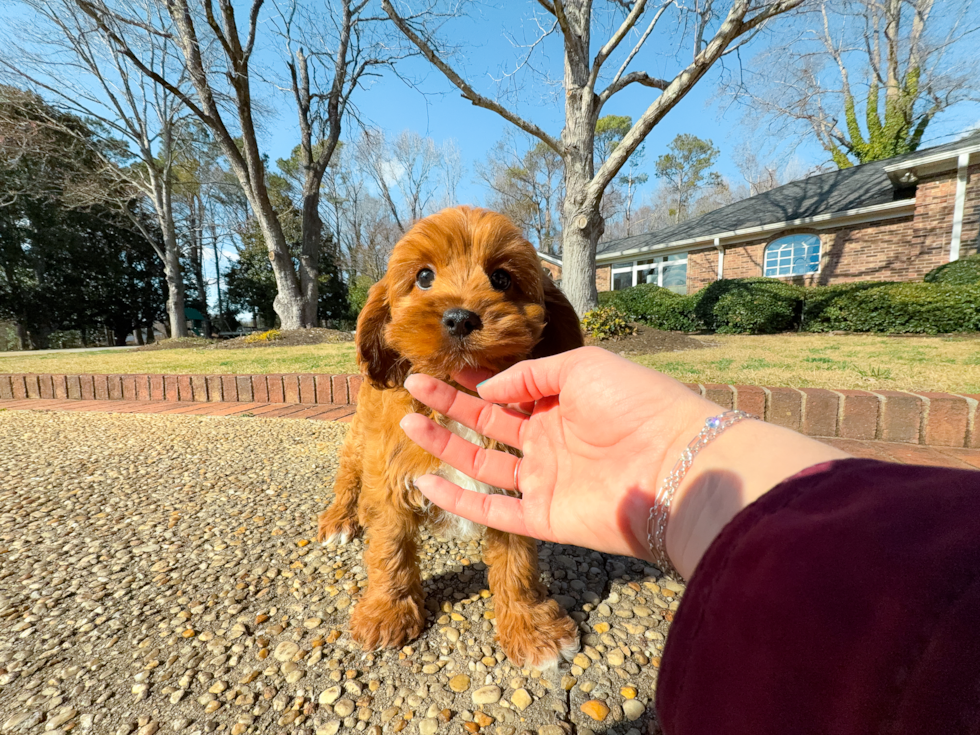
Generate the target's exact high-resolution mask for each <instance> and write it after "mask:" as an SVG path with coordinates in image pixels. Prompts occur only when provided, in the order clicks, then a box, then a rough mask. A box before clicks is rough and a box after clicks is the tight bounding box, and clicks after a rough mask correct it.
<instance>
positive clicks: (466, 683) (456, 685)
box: [449, 674, 470, 693]
mask: <svg viewBox="0 0 980 735" xmlns="http://www.w3.org/2000/svg"><path fill="white" fill-rule="evenodd" d="M449 688H450V689H452V690H453V691H454V692H457V693H459V692H465V691H466V690H467V689H469V688H470V677H468V676H467V675H466V674H457V675H456V676H454V677H453V678H452V679H450V680H449Z"/></svg>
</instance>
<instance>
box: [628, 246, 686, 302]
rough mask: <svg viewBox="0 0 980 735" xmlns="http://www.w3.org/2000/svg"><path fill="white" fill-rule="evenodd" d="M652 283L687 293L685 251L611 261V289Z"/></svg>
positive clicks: (680, 292)
mask: <svg viewBox="0 0 980 735" xmlns="http://www.w3.org/2000/svg"><path fill="white" fill-rule="evenodd" d="M641 283H652V284H654V285H656V286H662V287H663V288H667V289H670V290H671V291H674V292H675V293H679V294H686V293H687V253H675V254H674V255H658V256H657V257H655V258H644V259H642V260H634V261H627V262H623V263H613V266H612V290H613V291H619V290H621V289H624V288H630V287H631V286H638V285H639V284H641Z"/></svg>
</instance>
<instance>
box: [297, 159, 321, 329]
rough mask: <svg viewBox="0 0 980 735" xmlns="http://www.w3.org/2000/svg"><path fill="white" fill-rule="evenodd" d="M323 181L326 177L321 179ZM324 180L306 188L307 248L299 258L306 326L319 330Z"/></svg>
mask: <svg viewBox="0 0 980 735" xmlns="http://www.w3.org/2000/svg"><path fill="white" fill-rule="evenodd" d="M321 180H322V177H321ZM319 209H320V180H316V181H312V180H311V176H309V175H308V176H307V180H306V182H305V183H304V186H303V247H302V252H301V253H300V256H299V286H300V292H301V293H302V298H303V326H304V327H307V328H308V327H315V326H317V307H318V306H319V302H320V283H319V280H318V279H319V276H320V240H321V238H322V236H323V222H322V221H321V220H320V212H319Z"/></svg>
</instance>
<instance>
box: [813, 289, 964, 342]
mask: <svg viewBox="0 0 980 735" xmlns="http://www.w3.org/2000/svg"><path fill="white" fill-rule="evenodd" d="M808 314H809V311H808ZM806 329H807V330H809V331H812V332H829V331H832V330H840V331H846V332H884V333H888V334H943V333H948V332H965V331H975V330H977V329H980V285H974V286H950V285H947V284H943V283H883V284H869V285H866V286H865V287H864V288H862V289H858V288H853V287H852V288H850V289H842V290H841V291H840V292H839V293H838V294H836V295H835V296H834V297H833V298H830V299H829V300H827V301H826V302H824V303H823V304H822V305H821V308H820V309H819V310H818V311H816V312H815V313H814V314H813V315H812V316H808V320H807V323H806Z"/></svg>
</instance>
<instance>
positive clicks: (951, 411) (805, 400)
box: [686, 383, 980, 449]
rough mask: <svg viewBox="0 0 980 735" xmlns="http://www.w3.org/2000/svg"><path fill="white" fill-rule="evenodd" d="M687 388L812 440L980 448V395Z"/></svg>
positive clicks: (710, 385)
mask: <svg viewBox="0 0 980 735" xmlns="http://www.w3.org/2000/svg"><path fill="white" fill-rule="evenodd" d="M686 385H687V387H688V388H690V389H691V390H693V391H696V392H698V393H700V394H701V395H703V396H704V397H705V398H708V399H709V400H712V401H714V402H715V403H718V404H720V405H722V406H725V407H727V408H738V409H741V410H743V411H747V412H748V413H751V414H754V415H756V416H759V417H760V418H763V419H765V420H766V421H768V422H770V423H773V424H778V425H780V426H786V427H788V428H790V429H794V430H795V431H799V432H802V433H804V434H807V435H809V436H817V437H837V438H841V439H858V440H864V441H869V440H879V441H887V442H898V443H904V444H922V445H927V446H934V447H964V448H968V449H976V448H980V411H978V406H980V395H956V394H952V393H910V392H905V391H894V390H879V391H865V390H826V389H824V388H781V387H780V388H770V387H764V386H757V385H720V384H716V383H707V384H694V383H687V384H686Z"/></svg>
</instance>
